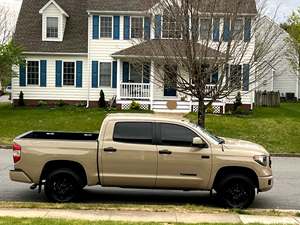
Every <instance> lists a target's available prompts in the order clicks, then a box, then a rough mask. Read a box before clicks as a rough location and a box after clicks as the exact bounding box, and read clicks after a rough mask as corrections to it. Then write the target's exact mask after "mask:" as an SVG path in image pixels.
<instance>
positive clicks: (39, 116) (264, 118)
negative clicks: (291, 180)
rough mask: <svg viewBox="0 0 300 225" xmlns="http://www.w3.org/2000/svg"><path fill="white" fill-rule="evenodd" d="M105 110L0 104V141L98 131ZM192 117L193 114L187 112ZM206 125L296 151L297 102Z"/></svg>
mask: <svg viewBox="0 0 300 225" xmlns="http://www.w3.org/2000/svg"><path fill="white" fill-rule="evenodd" d="M106 114H107V112H106V111H104V110H100V109H85V108H77V107H62V108H55V109H50V108H46V107H45V108H43V107H40V108H13V107H12V106H10V105H5V104H0V145H1V144H10V143H11V141H12V140H13V138H14V137H16V136H17V135H19V134H22V133H24V132H26V131H29V130H51V131H84V132H98V131H99V128H100V124H101V122H102V120H103V119H104V117H105V115H106ZM187 117H188V118H189V119H191V120H196V114H194V113H191V114H189V115H187ZM207 129H208V130H210V131H212V132H213V133H215V134H217V135H219V136H223V137H232V138H239V139H244V140H249V141H253V142H257V143H259V144H262V145H264V146H265V147H266V148H267V149H268V150H269V151H270V152H272V153H300V104H297V103H284V104H282V105H281V107H280V108H256V109H255V110H254V112H253V113H252V114H251V115H248V116H217V115H208V117H207Z"/></svg>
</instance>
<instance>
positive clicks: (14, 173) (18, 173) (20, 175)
mask: <svg viewBox="0 0 300 225" xmlns="http://www.w3.org/2000/svg"><path fill="white" fill-rule="evenodd" d="M9 178H10V179H11V180H12V181H16V182H21V183H28V184H32V181H31V179H30V178H29V177H28V176H27V175H26V174H25V173H24V172H23V171H22V170H11V171H9Z"/></svg>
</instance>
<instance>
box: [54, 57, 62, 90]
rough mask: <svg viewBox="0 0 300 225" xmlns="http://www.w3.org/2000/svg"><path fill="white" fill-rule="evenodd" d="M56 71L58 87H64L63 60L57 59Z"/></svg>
mask: <svg viewBox="0 0 300 225" xmlns="http://www.w3.org/2000/svg"><path fill="white" fill-rule="evenodd" d="M55 71H56V73H55V74H56V76H55V77H56V82H55V84H56V87H62V61H60V60H57V61H56V68H55Z"/></svg>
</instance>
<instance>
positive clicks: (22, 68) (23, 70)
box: [19, 64, 26, 87]
mask: <svg viewBox="0 0 300 225" xmlns="http://www.w3.org/2000/svg"><path fill="white" fill-rule="evenodd" d="M19 73H20V74H19V79H20V80H19V82H20V83H19V85H20V87H25V86H26V65H23V64H22V65H20V68H19Z"/></svg>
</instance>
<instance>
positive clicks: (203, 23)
mask: <svg viewBox="0 0 300 225" xmlns="http://www.w3.org/2000/svg"><path fill="white" fill-rule="evenodd" d="M200 38H201V40H211V20H210V19H201V20H200Z"/></svg>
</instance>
